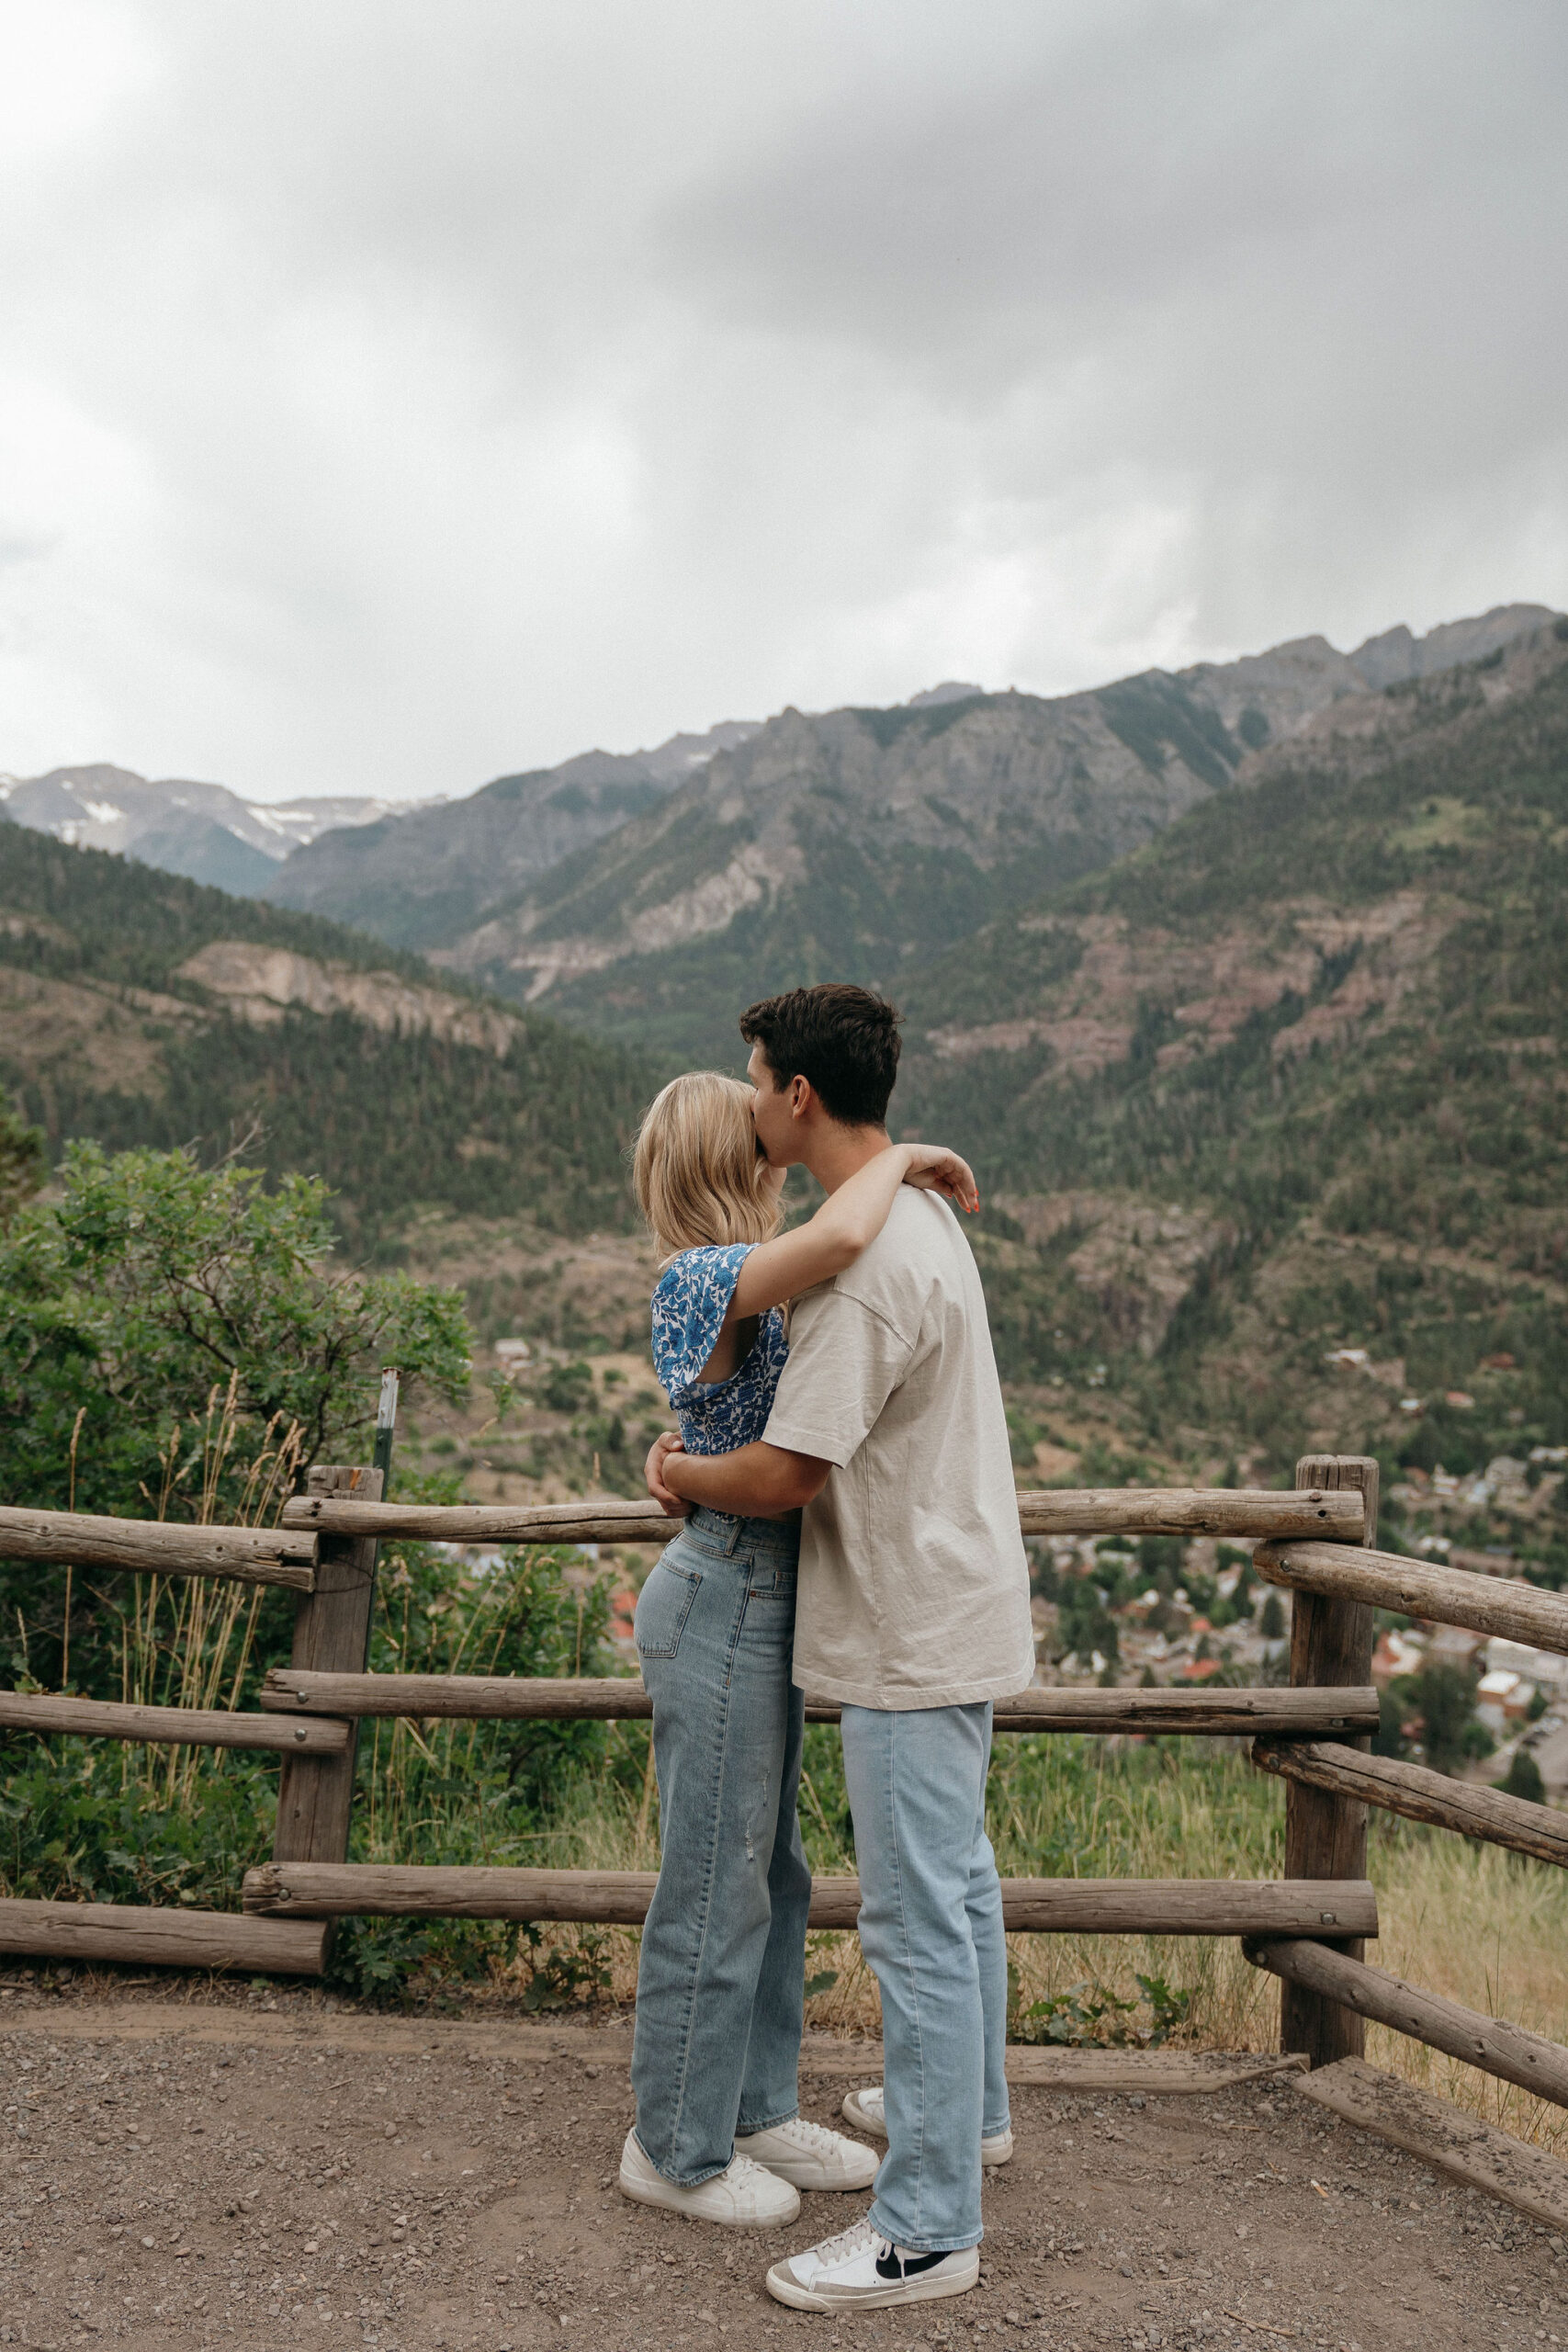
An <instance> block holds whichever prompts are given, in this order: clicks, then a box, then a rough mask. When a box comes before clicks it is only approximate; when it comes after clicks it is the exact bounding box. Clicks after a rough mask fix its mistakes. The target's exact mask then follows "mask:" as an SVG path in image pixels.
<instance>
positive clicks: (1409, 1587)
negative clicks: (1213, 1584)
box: [1253, 1543, 1568, 1657]
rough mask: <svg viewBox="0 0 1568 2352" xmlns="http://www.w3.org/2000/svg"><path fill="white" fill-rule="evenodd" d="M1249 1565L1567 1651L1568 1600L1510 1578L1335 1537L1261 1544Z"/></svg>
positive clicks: (1376, 1605) (1333, 1594)
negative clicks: (1354, 1545) (1359, 1548)
mask: <svg viewBox="0 0 1568 2352" xmlns="http://www.w3.org/2000/svg"><path fill="white" fill-rule="evenodd" d="M1253 1566H1254V1567H1255V1568H1256V1569H1257V1571H1258V1575H1259V1576H1260V1577H1263V1578H1264V1580H1265V1582H1266V1583H1269V1584H1277V1585H1285V1586H1288V1587H1289V1588H1290V1589H1292V1591H1294V1592H1297V1593H1307V1594H1311V1595H1313V1596H1314V1597H1315V1598H1321V1599H1325V1600H1336V1601H1341V1602H1353V1603H1359V1604H1360V1605H1361V1606H1363V1607H1365V1608H1368V1609H1389V1610H1393V1611H1394V1612H1395V1613H1396V1614H1398V1615H1400V1616H1404V1617H1420V1618H1424V1619H1425V1620H1426V1621H1427V1623H1429V1624H1435V1625H1463V1626H1465V1627H1467V1628H1468V1629H1469V1631H1470V1632H1472V1633H1475V1634H1500V1635H1501V1636H1502V1638H1503V1639H1504V1640H1505V1641H1509V1642H1523V1643H1524V1644H1525V1645H1527V1646H1528V1647H1529V1648H1531V1649H1538V1650H1554V1651H1556V1652H1557V1653H1558V1654H1559V1655H1560V1656H1563V1657H1568V1599H1564V1597H1563V1595H1562V1593H1560V1592H1541V1591H1540V1590H1538V1589H1537V1588H1536V1587H1535V1586H1534V1585H1531V1584H1524V1583H1521V1582H1518V1581H1517V1580H1516V1579H1515V1578H1514V1577H1483V1576H1478V1575H1477V1574H1476V1573H1475V1571H1474V1569H1472V1568H1449V1567H1441V1566H1438V1564H1437V1563H1436V1562H1434V1561H1429V1560H1407V1559H1405V1558H1404V1556H1403V1555H1402V1554H1400V1553H1397V1552H1371V1551H1369V1552H1354V1551H1350V1550H1348V1549H1347V1548H1345V1547H1343V1546H1340V1545H1338V1544H1273V1543H1269V1544H1262V1545H1260V1546H1259V1547H1258V1550H1257V1551H1256V1552H1255V1553H1254V1554H1253Z"/></svg>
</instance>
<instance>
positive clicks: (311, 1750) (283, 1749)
mask: <svg viewBox="0 0 1568 2352" xmlns="http://www.w3.org/2000/svg"><path fill="white" fill-rule="evenodd" d="M0 1731H39V1732H42V1731H54V1732H66V1733H69V1734H72V1735H73V1736H75V1737H76V1738H78V1739H125V1740H147V1741H151V1742H152V1743H154V1744H158V1745H163V1746H165V1747H264V1748H276V1750H277V1751H278V1752H279V1753H280V1754H282V1755H284V1756H293V1755H299V1754H303V1755H307V1756H343V1755H345V1754H346V1753H347V1751H348V1743H349V1740H350V1738H351V1736H352V1729H351V1726H350V1725H349V1724H345V1723H338V1722H334V1721H333V1719H332V1717H331V1716H319V1717H318V1716H310V1717H307V1716H302V1715H295V1714H288V1715H283V1714H269V1715H243V1714H241V1713H239V1712H238V1711H237V1710H231V1709H230V1708H227V1707H133V1706H122V1705H121V1704H119V1703H118V1702H117V1701H115V1700H109V1699H62V1698H56V1697H54V1696H53V1694H52V1693H51V1692H48V1691H0Z"/></svg>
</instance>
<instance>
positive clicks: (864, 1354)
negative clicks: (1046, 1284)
mask: <svg viewBox="0 0 1568 2352" xmlns="http://www.w3.org/2000/svg"><path fill="white" fill-rule="evenodd" d="M764 1435H765V1437H766V1439H767V1442H768V1443H769V1444H770V1445H778V1446H784V1447H786V1448H787V1449H788V1450H789V1451H790V1452H791V1453H810V1454H814V1455H816V1456H817V1457H818V1460H820V1461H826V1462H830V1463H832V1464H833V1465H834V1466H833V1468H832V1470H831V1471H830V1472H829V1476H828V1483H827V1485H826V1486H825V1487H823V1489H822V1491H821V1493H820V1494H819V1495H818V1498H817V1499H816V1500H815V1502H812V1503H808V1504H807V1509H806V1513H805V1517H804V1520H803V1521H802V1525H801V1538H800V1583H799V1590H798V1600H797V1603H796V1610H795V1681H796V1682H797V1683H799V1684H800V1685H801V1686H802V1688H803V1689H805V1690H807V1691H810V1692H811V1694H812V1696H813V1697H814V1698H820V1699H831V1700H837V1701H838V1702H840V1704H847V1705H850V1706H856V1707H878V1708H884V1709H889V1710H898V1709H904V1708H910V1707H959V1706H971V1705H973V1704H975V1703H976V1702H977V1701H979V1700H983V1699H1000V1698H1005V1697H1006V1696H1007V1695H1008V1694H1009V1693H1010V1691H1022V1690H1024V1689H1026V1688H1027V1686H1028V1685H1029V1683H1030V1682H1031V1681H1032V1679H1033V1676H1034V1637H1033V1631H1032V1626H1031V1623H1030V1615H1029V1570H1028V1566H1027V1565H1026V1563H1025V1560H1024V1553H1023V1541H1022V1538H1021V1535H1020V1533H1019V1526H1018V1500H1017V1494H1016V1490H1015V1487H1014V1485H1013V1476H1012V1456H1011V1452H1010V1447H1009V1443H1008V1430H1007V1419H1006V1416H1005V1414H1004V1412H1003V1409H1002V1396H1001V1388H1000V1386H999V1385H998V1380H997V1366H996V1359H995V1357H994V1356H993V1354H992V1352H991V1335H990V1330H989V1328H988V1326H987V1321H986V1301H985V1295H984V1293H983V1292H982V1290H981V1288H980V1277H979V1274H978V1272H976V1265H975V1260H974V1257H973V1255H972V1253H971V1251H970V1249H969V1245H968V1243H967V1242H966V1241H965V1239H964V1236H963V1233H962V1232H961V1231H960V1229H959V1226H958V1220H957V1218H956V1217H955V1216H953V1211H952V1210H951V1209H950V1208H949V1207H948V1206H947V1205H946V1204H945V1202H943V1201H942V1200H939V1199H938V1198H937V1196H936V1195H935V1194H934V1193H925V1192H917V1191H915V1190H914V1189H913V1188H912V1187H911V1186H909V1185H905V1186H904V1187H903V1188H902V1189H901V1190H900V1192H899V1194H898V1197H897V1200H896V1201H895V1202H894V1204H893V1208H892V1212H891V1214H890V1216H888V1219H887V1222H886V1225H885V1226H884V1227H883V1228H882V1231H881V1233H880V1234H879V1235H878V1237H877V1238H876V1239H875V1240H874V1242H873V1243H872V1245H871V1247H870V1248H869V1249H868V1250H863V1252H862V1254H861V1256H860V1257H859V1258H857V1259H856V1261H855V1262H854V1264H853V1265H852V1266H851V1267H850V1268H849V1269H848V1270H847V1272H844V1273H841V1274H840V1275H839V1276H838V1277H837V1279H836V1280H835V1281H833V1282H831V1283H823V1284H822V1285H821V1286H820V1287H819V1288H818V1289H817V1290H813V1291H807V1293H806V1295H805V1296H804V1297H802V1298H800V1299H798V1300H797V1301H796V1302H795V1310H794V1313H793V1315H792V1317H791V1320H790V1337H789V1361H788V1363H786V1364H785V1366H784V1374H783V1377H782V1378H781V1380H780V1382H779V1388H778V1395H777V1397H775V1399H774V1401H773V1412H772V1414H771V1416H770V1418H769V1420H768V1426H767V1429H766V1430H765V1431H764Z"/></svg>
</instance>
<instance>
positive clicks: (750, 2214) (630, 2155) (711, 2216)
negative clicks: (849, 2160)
mask: <svg viewBox="0 0 1568 2352" xmlns="http://www.w3.org/2000/svg"><path fill="white" fill-rule="evenodd" d="M620 2187H621V2195H622V2196H623V2197H630V2198H631V2199H634V2201H635V2202H636V2203H637V2204H638V2205H660V2206H662V2207H663V2209H664V2211H666V2212H667V2213H685V2214H687V2215H689V2216H690V2218H691V2219H692V2220H693V2221H694V2222H718V2223H719V2225H720V2227H721V2228H726V2229H731V2230H774V2229H779V2228H782V2226H783V2225H784V2222H793V2221H794V2220H795V2216H796V2214H797V2213H798V2212H799V2211H800V2195H799V2192H798V2190H796V2189H794V2188H791V2187H790V2185H789V2183H788V2181H787V2180H781V2179H780V2178H779V2177H778V2175H777V2174H776V2173H772V2172H768V2171H766V2170H764V2168H763V2167H762V2165H754V2164H752V2163H750V2161H749V2159H748V2158H746V2157H745V2156H732V2157H731V2158H730V2160H729V2162H728V2164H727V2165H725V2167H724V2170H723V2171H722V2172H716V2173H715V2174H714V2176H713V2177H712V2178H711V2180H705V2181H703V2182H701V2183H700V2184H699V2185H698V2186H697V2187H696V2188H680V2187H678V2186H677V2184H676V2183H675V2182H674V2181H672V2180H666V2179H665V2177H664V2175H663V2174H662V2173H661V2172H660V2171H658V2170H656V2168H655V2167H654V2165H651V2164H650V2163H649V2159H648V2156H647V2154H646V2152H645V2151H644V2149H643V2145H642V2143H641V2142H640V2141H639V2140H638V2138H637V2133H636V2132H635V2131H628V2132H627V2133H626V2146H625V2147H624V2148H623V2149H622V2150H621V2181H620Z"/></svg>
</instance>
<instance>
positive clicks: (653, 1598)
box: [632, 1560, 703, 1657]
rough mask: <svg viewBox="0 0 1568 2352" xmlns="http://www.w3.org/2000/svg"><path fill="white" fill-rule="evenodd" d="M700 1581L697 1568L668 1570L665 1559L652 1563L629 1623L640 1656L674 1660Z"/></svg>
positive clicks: (669, 1567)
mask: <svg viewBox="0 0 1568 2352" xmlns="http://www.w3.org/2000/svg"><path fill="white" fill-rule="evenodd" d="M702 1580H703V1577H702V1571H701V1569H700V1568H677V1567H671V1566H670V1565H669V1563H668V1561H666V1560H658V1561H656V1562H655V1563H654V1567H653V1572H652V1574H651V1575H650V1576H649V1579H648V1582H647V1583H646V1584H645V1585H644V1586H643V1589H642V1590H641V1592H640V1593H639V1594H638V1595H637V1614H636V1616H635V1617H634V1619H633V1621H632V1630H633V1633H634V1634H635V1635H636V1638H637V1656H638V1657H674V1655H675V1653H676V1651H677V1650H678V1649H679V1648H680V1646H681V1635H682V1633H683V1632H684V1630H685V1624H686V1620H687V1618H688V1617H689V1616H690V1615H691V1612H692V1603H693V1601H694V1600H695V1599H696V1597H697V1587H698V1586H699V1585H700V1584H701V1583H702Z"/></svg>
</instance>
